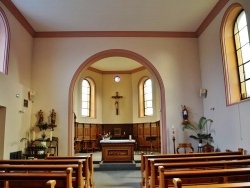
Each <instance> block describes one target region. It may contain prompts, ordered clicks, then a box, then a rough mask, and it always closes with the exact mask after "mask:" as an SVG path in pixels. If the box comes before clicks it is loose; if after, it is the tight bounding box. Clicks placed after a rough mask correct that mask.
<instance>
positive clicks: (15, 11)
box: [0, 0, 36, 37]
mask: <svg viewBox="0 0 250 188" xmlns="http://www.w3.org/2000/svg"><path fill="white" fill-rule="evenodd" d="M0 1H1V2H2V3H3V4H4V6H5V7H6V8H7V9H8V10H9V11H10V12H11V14H12V15H13V16H14V17H15V18H16V19H17V20H18V21H19V22H20V24H21V25H22V26H23V27H24V28H25V29H26V30H27V31H28V33H29V34H30V35H31V36H32V37H34V36H35V32H36V31H35V30H34V29H33V27H32V26H31V25H30V23H29V22H28V21H27V20H26V19H25V17H24V16H23V15H22V13H21V12H20V11H19V10H18V9H17V8H16V6H15V5H14V4H13V3H12V1H10V0H0Z"/></svg>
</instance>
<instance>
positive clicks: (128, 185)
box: [75, 152, 141, 188]
mask: <svg viewBox="0 0 250 188" xmlns="http://www.w3.org/2000/svg"><path fill="white" fill-rule="evenodd" d="M89 154H90V153H77V154H75V155H76V156H80V155H89ZM92 154H93V161H94V163H95V165H94V167H95V168H98V164H99V162H100V161H101V158H102V153H101V152H94V153H92ZM134 160H135V161H137V165H140V160H141V155H140V154H139V153H138V154H137V153H136V154H135V155H134ZM140 182H141V171H140V170H139V168H138V170H115V171H112V170H108V171H99V170H94V183H95V186H94V188H111V187H112V188H140V187H141V186H140Z"/></svg>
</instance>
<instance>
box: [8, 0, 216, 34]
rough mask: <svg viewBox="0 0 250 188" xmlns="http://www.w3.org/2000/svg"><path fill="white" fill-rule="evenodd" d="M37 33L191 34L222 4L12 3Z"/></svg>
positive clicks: (172, 0) (210, 0)
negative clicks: (146, 32) (189, 32)
mask: <svg viewBox="0 0 250 188" xmlns="http://www.w3.org/2000/svg"><path fill="white" fill-rule="evenodd" d="M12 2H13V3H14V5H15V6H16V7H17V8H18V9H19V10H20V12H21V13H22V14H23V16H24V17H25V18H26V19H27V21H28V22H29V23H30V24H31V25H32V27H33V28H34V29H35V31H37V32H39V31H191V32H195V31H196V30H197V29H198V27H199V26H200V24H201V23H202V22H203V20H204V19H205V18H206V17H207V16H208V14H209V12H210V11H211V10H212V9H213V7H214V6H215V5H216V3H217V2H218V0H12Z"/></svg>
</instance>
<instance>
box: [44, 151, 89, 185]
mask: <svg viewBox="0 0 250 188" xmlns="http://www.w3.org/2000/svg"><path fill="white" fill-rule="evenodd" d="M46 159H50V160H58V159H59V160H60V159H86V160H88V167H89V168H88V169H85V171H86V170H88V174H89V185H90V186H94V164H93V154H90V156H49V155H47V156H46Z"/></svg>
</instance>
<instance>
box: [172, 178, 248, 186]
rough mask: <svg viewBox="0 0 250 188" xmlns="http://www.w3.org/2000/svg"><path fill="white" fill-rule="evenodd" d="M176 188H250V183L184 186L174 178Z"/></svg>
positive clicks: (178, 179)
mask: <svg viewBox="0 0 250 188" xmlns="http://www.w3.org/2000/svg"><path fill="white" fill-rule="evenodd" d="M173 184H174V188H215V187H216V188H249V187H250V182H240V183H223V184H207V185H186V186H185V185H184V186H182V181H181V179H180V178H173Z"/></svg>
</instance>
